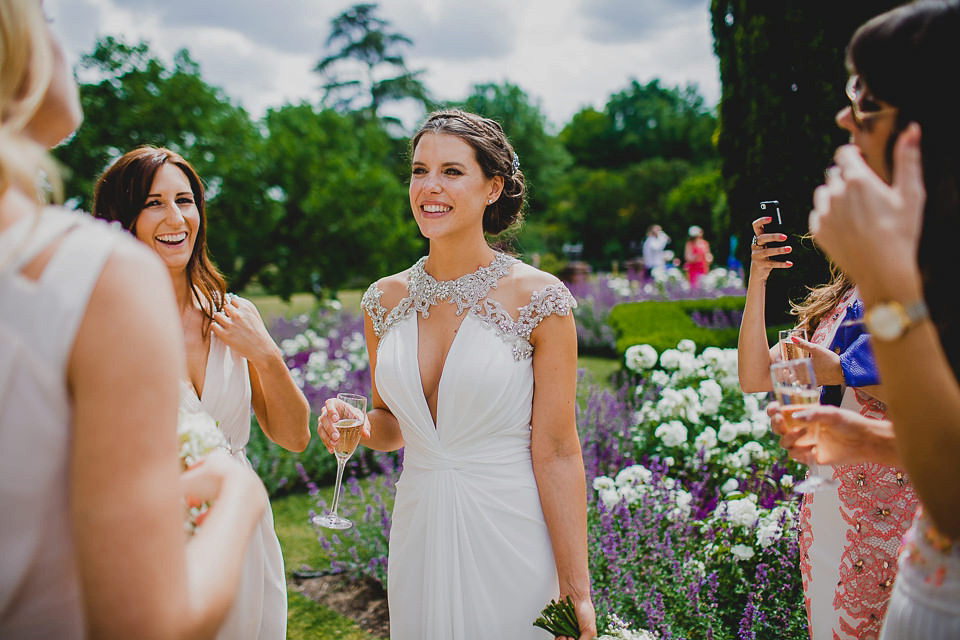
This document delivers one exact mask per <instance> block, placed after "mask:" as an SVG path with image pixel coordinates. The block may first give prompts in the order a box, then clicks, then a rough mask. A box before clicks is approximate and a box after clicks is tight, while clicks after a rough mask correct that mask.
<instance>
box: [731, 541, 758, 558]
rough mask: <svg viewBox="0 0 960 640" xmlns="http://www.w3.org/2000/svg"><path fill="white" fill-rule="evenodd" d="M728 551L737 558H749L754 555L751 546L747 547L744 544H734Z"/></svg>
mask: <svg viewBox="0 0 960 640" xmlns="http://www.w3.org/2000/svg"><path fill="white" fill-rule="evenodd" d="M730 553H732V554H733V555H735V556H736V557H737V559H739V560H749V559H750V558H752V557H753V556H754V555H755V552H754V550H753V547H748V546H747V545H745V544H735V545H733V546H732V547H731V548H730Z"/></svg>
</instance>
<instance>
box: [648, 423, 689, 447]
mask: <svg viewBox="0 0 960 640" xmlns="http://www.w3.org/2000/svg"><path fill="white" fill-rule="evenodd" d="M654 435H655V436H656V437H658V438H660V440H661V441H662V442H663V444H664V445H665V446H668V447H678V446H680V445H681V444H683V443H685V442H686V441H687V428H686V427H685V426H684V425H683V423H682V422H679V421H677V420H673V421H671V422H666V423H664V424H661V425H660V426H659V427H657V430H656V432H654Z"/></svg>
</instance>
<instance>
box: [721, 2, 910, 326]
mask: <svg viewBox="0 0 960 640" xmlns="http://www.w3.org/2000/svg"><path fill="white" fill-rule="evenodd" d="M898 4H902V2H896V1H891V0H880V1H877V0H869V1H867V0H857V1H854V2H841V3H836V2H834V3H829V4H828V3H826V2H813V3H811V2H809V0H784V2H777V3H770V2H762V1H760V0H712V2H711V3H710V11H711V14H712V19H713V34H714V49H715V51H716V53H717V56H718V57H719V59H720V79H721V83H722V86H723V96H722V98H721V100H720V105H719V117H720V122H721V125H720V133H719V136H718V150H719V153H720V156H721V158H722V171H723V178H724V182H725V188H726V192H727V198H728V201H729V204H730V211H731V222H732V225H733V228H734V229H735V230H736V231H737V232H738V233H739V234H740V236H741V239H742V240H744V241H741V242H740V247H741V249H740V259H741V261H743V262H744V264H747V261H748V260H749V250H750V247H749V241H748V240H749V238H750V237H751V236H752V231H751V228H750V223H751V221H752V220H754V219H755V218H756V217H758V216H759V208H758V203H759V202H760V201H761V200H779V201H780V205H781V212H782V214H783V215H784V218H785V219H784V223H785V225H786V227H787V232H788V233H789V234H791V235H793V236H795V239H794V241H793V242H792V244H793V245H794V252H795V253H794V257H793V258H792V260H793V262H794V263H795V265H796V266H795V267H794V268H793V269H789V270H786V271H785V272H783V273H778V274H777V277H774V278H771V279H770V281H769V283H768V298H767V306H768V312H767V314H768V316H769V317H771V318H773V319H774V321H776V320H778V319H781V318H784V317H785V313H786V310H787V309H788V305H787V298H788V297H792V298H798V297H802V296H803V295H804V294H805V293H806V288H805V287H806V285H813V284H818V283H821V282H824V281H825V280H826V278H827V267H826V261H825V259H824V258H823V257H822V256H821V255H820V254H818V253H816V252H815V250H814V249H813V248H812V247H811V243H810V242H809V241H804V242H798V241H797V240H796V237H797V236H799V235H802V234H805V233H806V230H807V213H808V211H809V210H810V206H811V199H812V194H813V190H814V188H815V187H816V186H817V185H818V184H820V183H821V182H822V181H823V171H824V169H825V168H826V167H827V166H828V165H829V164H830V163H831V157H832V154H833V151H834V149H835V148H836V147H837V146H838V145H840V144H842V143H843V142H844V141H845V140H846V139H847V137H848V136H847V134H846V133H845V132H843V131H841V130H840V129H839V128H838V127H837V126H836V123H835V122H834V114H835V113H836V112H837V110H838V109H840V108H841V107H843V106H844V105H845V104H846V99H845V97H844V95H843V86H844V82H845V80H846V71H845V69H844V50H845V47H846V45H847V42H848V41H849V39H850V36H851V35H852V34H853V32H854V30H855V29H856V28H857V26H859V25H860V24H861V23H863V22H864V21H866V20H867V19H869V18H870V17H872V16H873V15H876V14H878V13H881V12H883V11H886V10H887V9H889V8H891V7H894V6H896V5H898Z"/></svg>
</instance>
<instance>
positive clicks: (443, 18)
mask: <svg viewBox="0 0 960 640" xmlns="http://www.w3.org/2000/svg"><path fill="white" fill-rule="evenodd" d="M502 5H503V3H493V2H462V3H460V2H454V3H449V2H445V3H440V4H439V5H438V6H437V7H436V9H435V10H432V11H431V10H428V9H426V8H424V6H423V5H421V4H419V3H412V4H410V5H409V6H408V7H407V10H406V11H404V12H403V13H397V14H396V15H392V14H391V15H390V16H389V19H390V20H391V23H392V25H393V26H394V28H395V30H396V31H398V32H400V33H403V34H404V35H406V36H407V37H409V38H410V39H411V40H413V43H414V46H413V49H412V51H411V52H412V53H413V54H414V55H415V56H417V57H418V58H440V59H447V60H449V59H454V60H468V59H471V60H472V59H476V58H489V59H491V60H496V59H500V58H504V57H506V56H508V55H509V54H510V53H511V52H512V51H513V48H514V42H515V41H516V38H517V27H516V25H515V23H513V22H511V21H508V20H505V19H504V16H505V15H509V13H508V12H507V11H505V10H504V8H503V6H502ZM385 13H386V12H385Z"/></svg>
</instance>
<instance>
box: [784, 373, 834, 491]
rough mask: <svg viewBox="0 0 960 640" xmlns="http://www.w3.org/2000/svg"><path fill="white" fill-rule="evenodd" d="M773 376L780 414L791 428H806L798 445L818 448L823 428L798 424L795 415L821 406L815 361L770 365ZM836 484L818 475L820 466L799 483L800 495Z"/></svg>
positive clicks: (797, 487)
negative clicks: (814, 371)
mask: <svg viewBox="0 0 960 640" xmlns="http://www.w3.org/2000/svg"><path fill="white" fill-rule="evenodd" d="M770 377H771V378H772V380H773V392H774V394H776V396H777V402H779V403H780V414H781V415H782V416H783V420H784V422H786V424H787V426H788V427H789V428H791V429H795V428H798V427H806V430H807V432H806V434H805V435H804V436H803V437H801V438H800V439H798V440H797V446H810V445H813V446H816V444H817V438H818V436H819V430H820V425H819V424H816V423H814V424H810V423H797V422H796V421H794V419H793V414H794V413H796V412H797V411H802V410H803V409H807V408H809V407H810V406H811V405H816V404H820V387H819V386H817V380H816V378H815V377H814V375H813V360H811V359H810V358H796V359H793V360H783V361H781V362H776V363H774V364H772V365H771V366H770ZM835 485H836V481H835V480H832V479H830V478H827V477H825V476H822V475H820V474H819V473H818V471H817V467H816V466H814V467H812V468H811V469H810V472H809V473H808V475H807V478H806V479H805V480H804V481H803V482H800V483H799V484H797V486H796V487H795V489H794V490H795V491H797V492H798V493H813V492H814V491H819V490H820V489H826V488H828V487H832V486H835Z"/></svg>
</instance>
